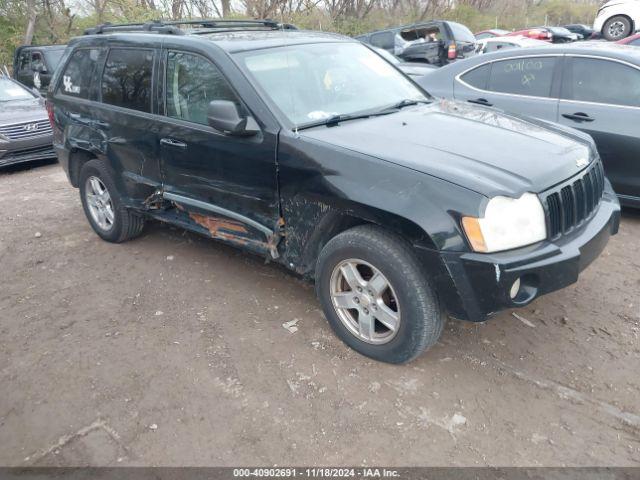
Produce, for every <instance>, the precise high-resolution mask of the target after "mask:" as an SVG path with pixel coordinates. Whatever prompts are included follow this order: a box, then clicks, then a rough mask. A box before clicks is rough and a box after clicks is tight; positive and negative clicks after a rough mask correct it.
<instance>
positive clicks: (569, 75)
mask: <svg viewBox="0 0 640 480" xmlns="http://www.w3.org/2000/svg"><path fill="white" fill-rule="evenodd" d="M561 95H562V99H561V101H560V120H559V121H560V123H562V124H564V125H568V126H570V127H573V128H577V129H580V130H582V131H584V132H586V133H588V134H589V135H591V136H592V137H593V139H594V140H595V142H596V144H597V146H598V151H599V153H600V156H601V157H602V161H603V164H604V168H605V172H606V174H607V176H608V177H609V179H610V180H611V183H612V184H613V188H614V190H615V191H616V193H618V194H619V195H624V196H628V197H640V67H638V66H633V65H631V64H627V63H624V62H620V61H615V60H611V59H605V58H592V57H579V56H568V57H567V62H566V66H565V72H564V76H563V85H562V92H561Z"/></svg>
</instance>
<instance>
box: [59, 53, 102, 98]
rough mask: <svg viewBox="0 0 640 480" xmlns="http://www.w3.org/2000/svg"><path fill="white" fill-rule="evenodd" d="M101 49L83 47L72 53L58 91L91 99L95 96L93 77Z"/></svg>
mask: <svg viewBox="0 0 640 480" xmlns="http://www.w3.org/2000/svg"><path fill="white" fill-rule="evenodd" d="M99 57H100V50H98V49H96V48H82V49H78V50H76V51H75V52H73V53H72V54H71V57H70V58H69V61H68V62H67V65H66V67H65V69H64V72H63V74H62V79H61V81H60V83H59V85H58V89H57V91H56V93H59V94H63V95H70V96H72V97H76V98H83V99H85V100H91V99H93V97H94V93H93V79H94V74H95V69H96V67H97V65H98V58H99Z"/></svg>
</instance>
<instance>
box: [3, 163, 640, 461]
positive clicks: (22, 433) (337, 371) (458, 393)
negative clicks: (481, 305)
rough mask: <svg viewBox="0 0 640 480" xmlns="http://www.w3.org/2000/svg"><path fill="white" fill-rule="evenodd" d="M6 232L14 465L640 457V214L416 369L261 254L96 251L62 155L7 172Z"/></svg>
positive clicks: (159, 238)
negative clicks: (347, 332)
mask: <svg viewBox="0 0 640 480" xmlns="http://www.w3.org/2000/svg"><path fill="white" fill-rule="evenodd" d="M0 222H1V223H0V262H1V263H0V265H1V269H0V465H86V464H91V465H175V466H179V465H227V466H235V465H238V464H240V465H274V464H277V465H354V466H357V465H396V466H397V465H502V466H507V465H519V466H521V465H527V466H537V465H555V466H560V465H580V466H592V465H618V466H623V465H624V466H631V465H636V466H637V465H639V464H640V401H639V400H638V399H639V398H640V376H639V375H638V367H639V365H640V362H639V360H640V346H639V345H640V343H639V340H638V336H639V333H640V295H639V292H640V257H639V256H638V250H639V247H640V240H639V238H640V215H637V214H633V213H630V212H627V213H625V215H624V218H623V222H622V226H621V230H620V233H619V235H618V236H616V237H614V238H613V239H612V240H611V242H610V243H609V245H608V247H607V249H606V250H605V252H604V254H603V255H602V256H601V257H600V258H599V259H598V260H596V262H595V263H594V264H593V265H592V266H591V267H590V268H589V269H588V270H587V271H585V272H584V273H583V275H582V277H581V278H580V281H579V282H578V283H577V284H576V285H574V286H571V287H570V288H567V289H565V290H564V291H561V292H556V293H554V294H551V295H549V296H546V297H543V298H541V299H539V300H537V301H536V302H535V303H533V304H532V305H530V306H529V307H527V308H525V309H523V310H519V311H517V314H518V315H519V316H520V318H516V317H514V316H513V315H512V312H504V313H502V314H500V315H499V316H498V317H496V318H495V319H493V320H491V321H490V322H487V323H485V324H477V325H474V324H468V323H462V322H457V321H450V322H449V323H448V324H447V327H446V329H445V332H444V335H443V337H442V340H441V342H440V343H439V344H438V345H436V346H435V347H434V348H433V349H432V350H431V351H430V352H428V353H427V354H426V355H423V356H422V357H421V358H419V359H418V360H416V361H414V362H413V363H410V364H408V365H404V366H390V365H385V364H380V363H376V362H373V361H370V360H368V359H366V358H364V357H361V356H360V355H358V354H356V353H355V352H353V351H351V350H349V349H348V348H347V347H345V346H344V345H343V344H342V343H341V342H340V341H339V340H337V339H336V337H334V335H333V334H332V332H331V330H330V329H329V327H328V325H327V323H326V321H325V320H324V318H323V316H322V314H321V312H320V310H319V305H318V303H317V302H316V299H315V296H314V293H313V289H312V287H311V286H310V285H308V284H306V283H304V282H303V281H302V280H300V279H298V278H296V277H295V276H293V275H291V274H289V273H287V272H286V271H284V270H283V269H282V268H280V267H278V266H275V265H272V264H265V263H264V262H263V261H262V260H261V259H260V258H257V257H252V256H249V255H247V254H244V253H242V252H240V251H236V250H234V249H232V248H228V247H225V246H222V245H220V244H218V243H215V242H213V241H211V240H207V239H204V238H200V237H197V236H195V235H192V234H189V233H186V232H184V231H182V230H179V229H172V228H169V227H167V226H162V225H159V224H150V225H148V228H147V229H146V230H145V233H144V235H143V236H142V237H141V238H139V239H137V240H135V241H132V242H129V243H126V244H121V245H113V244H109V243H105V242H103V241H101V240H100V239H99V238H98V237H97V236H96V235H95V234H94V233H93V232H92V230H91V229H90V227H89V224H88V223H87V221H86V220H85V217H84V214H83V212H82V208H81V205H80V200H79V197H78V193H77V191H76V190H75V189H73V188H72V187H71V186H70V185H69V184H68V183H67V180H66V177H65V176H64V173H63V172H62V170H61V168H60V167H59V166H58V165H57V164H45V165H40V166H38V167H37V168H31V169H27V168H22V169H15V168H14V169H13V170H12V171H11V172H9V173H2V174H0ZM294 319H297V320H298V324H297V326H298V328H299V330H298V331H297V332H296V333H290V332H289V331H287V330H286V329H285V328H283V326H282V324H283V323H284V322H288V321H291V320H294Z"/></svg>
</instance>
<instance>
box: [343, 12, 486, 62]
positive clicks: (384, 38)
mask: <svg viewBox="0 0 640 480" xmlns="http://www.w3.org/2000/svg"><path fill="white" fill-rule="evenodd" d="M355 38H356V39H357V40H360V41H361V42H364V43H368V44H370V45H373V46H374V47H378V48H382V49H384V50H387V51H388V52H390V53H393V54H394V55H396V56H398V57H400V58H401V59H402V60H404V61H405V62H423V63H429V64H432V65H439V66H441V65H446V64H448V63H451V62H453V61H455V60H457V59H459V58H466V57H470V56H473V55H475V46H476V37H475V36H474V35H473V33H472V32H471V30H469V29H468V28H467V27H465V26H464V25H462V24H460V23H456V22H449V21H442V20H432V21H429V22H421V23H415V24H412V25H404V26H401V27H395V28H389V29H386V30H378V31H375V32H370V33H365V34H363V35H358V36H357V37H355Z"/></svg>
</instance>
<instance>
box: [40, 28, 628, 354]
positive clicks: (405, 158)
mask: <svg viewBox="0 0 640 480" xmlns="http://www.w3.org/2000/svg"><path fill="white" fill-rule="evenodd" d="M245 23H248V24H249V26H250V27H246V28H248V30H246V31H245ZM230 24H231V25H236V27H235V30H234V29H231V30H230V31H228V30H226V28H227V26H226V25H227V24H226V23H225V25H222V24H220V25H218V22H217V21H216V22H215V25H214V26H211V25H213V24H212V23H209V22H205V26H204V27H203V28H204V30H202V31H198V32H196V34H183V35H181V34H179V33H180V32H181V31H176V28H175V24H171V25H164V24H162V23H157V22H156V23H154V22H152V23H149V24H144V25H141V26H140V29H141V30H144V32H145V33H122V32H121V30H122V29H128V28H136V26H135V25H134V26H130V25H127V26H121V27H118V26H105V27H100V28H99V29H98V30H99V32H98V33H97V34H95V35H94V34H92V35H88V36H86V37H84V38H81V39H76V40H73V41H72V42H71V43H70V47H69V50H68V51H67V53H66V54H65V58H64V59H63V62H62V67H61V68H60V69H59V70H58V72H57V73H56V76H55V78H54V80H53V81H52V85H51V88H50V91H49V97H48V102H49V104H48V108H49V111H50V115H51V116H52V118H53V121H52V123H53V126H54V129H53V130H54V145H55V148H56V150H57V152H58V157H59V160H60V163H61V164H62V166H63V167H64V169H65V170H66V172H67V175H68V176H69V179H70V181H71V183H72V184H73V185H74V186H77V187H79V190H80V198H81V200H82V204H83V208H84V211H85V214H86V216H87V219H88V220H89V223H90V224H91V226H92V228H93V229H94V231H95V232H96V233H97V234H98V235H99V236H100V237H101V238H103V239H105V240H107V241H110V242H122V241H124V240H127V239H132V238H134V237H136V236H137V235H139V234H140V233H141V232H142V229H143V227H144V222H145V220H146V219H149V218H151V219H155V220H159V221H163V222H168V223H170V224H173V225H178V226H181V227H183V228H186V229H189V230H192V231H194V232H197V233H200V234H202V235H205V236H207V237H211V238H215V239H216V240H220V241H222V242H224V243H227V244H230V245H234V246H239V247H242V248H243V249H246V250H248V251H250V252H253V253H256V254H259V255H262V256H264V257H265V258H266V259H267V260H271V261H276V262H278V263H281V264H282V265H284V266H286V267H287V268H289V269H291V270H293V271H295V272H297V273H298V274H301V275H303V276H304V277H306V278H309V279H312V280H314V281H315V285H316V292H317V295H318V298H319V300H320V302H321V304H322V307H323V310H324V313H325V316H326V317H327V320H328V321H329V322H330V324H331V326H332V327H333V329H334V330H335V332H336V334H337V335H339V336H340V338H342V339H343V340H344V341H345V343H347V344H348V345H350V346H351V347H353V348H355V349H356V350H357V351H359V352H361V353H363V354H364V355H368V356H370V357H372V358H375V359H378V360H382V361H387V362H393V363H401V362H406V361H408V360H410V359H412V358H415V357H416V356H417V355H419V354H420V353H421V352H422V351H424V350H425V349H426V348H428V347H429V346H431V345H433V344H434V343H435V342H436V341H437V340H438V338H439V336H440V333H441V332H442V329H443V325H444V320H445V315H444V312H447V313H448V314H450V315H451V316H453V317H456V318H460V319H466V320H472V321H484V320H486V319H487V318H489V317H490V316H491V315H492V314H494V313H495V312H496V311H499V310H501V309H504V308H515V307H521V306H524V305H527V304H529V303H530V302H531V301H533V300H534V299H535V298H537V297H539V296H540V295H543V294H545V293H548V292H550V291H553V290H557V289H559V288H562V287H564V286H566V285H569V284H570V283H573V282H575V281H577V279H578V275H579V273H580V272H581V271H582V270H583V269H584V268H586V267H587V266H588V265H589V263H591V262H592V261H593V260H594V259H595V258H596V257H597V256H598V255H599V253H600V252H601V251H602V249H603V248H604V246H605V245H606V243H607V241H608V239H609V237H610V235H613V234H615V233H616V232H617V229H618V224H619V210H620V209H619V204H618V202H617V200H616V198H615V195H614V194H613V191H612V189H611V186H610V184H609V182H608V181H607V180H606V178H605V177H604V175H603V173H602V172H603V171H602V165H601V161H600V159H599V157H598V153H597V150H596V149H595V146H594V144H593V142H592V141H591V139H590V138H589V137H588V136H584V135H573V134H572V132H570V131H564V130H561V129H550V128H546V127H545V126H544V125H543V124H540V123H537V122H530V121H528V120H526V119H522V118H518V117H516V116H512V115H506V114H504V113H501V112H498V111H495V110H489V109H480V108H475V107H471V106H468V105H465V104H459V103H457V102H446V101H445V102H440V101H435V100H434V99H433V98H432V97H430V96H429V95H428V94H427V93H426V92H425V91H424V90H422V89H420V88H419V87H418V86H417V85H416V84H415V83H413V82H412V81H411V80H410V79H408V78H407V77H406V76H404V75H403V74H402V73H400V72H399V71H398V70H397V69H396V68H395V67H393V66H392V65H391V64H389V63H387V62H386V61H384V60H383V59H382V58H380V57H379V56H378V55H377V54H375V53H373V52H372V51H371V50H370V49H369V48H367V47H365V46H363V45H361V44H360V43H359V42H355V41H353V40H350V39H346V38H344V37H340V36H336V35H330V34H324V33H319V32H299V31H298V32H296V31H282V29H281V28H280V27H279V26H278V25H277V24H275V23H273V22H271V21H248V22H247V21H237V22H236V23H233V22H231V23H230ZM256 25H257V26H256ZM110 29H115V30H114V33H113V34H109V35H107V34H105V33H108V31H109V30H110ZM118 29H120V30H118ZM216 29H222V30H223V31H222V32H219V33H216V31H215V30H216ZM100 32H102V33H100ZM154 32H155V33H154ZM93 33H95V32H93ZM166 33H172V34H171V35H168V34H166ZM174 33H178V34H176V35H174ZM461 130H463V131H465V136H464V137H462V138H449V135H448V133H449V132H457V131H461ZM516 152H517V153H518V155H515V153H516Z"/></svg>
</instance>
